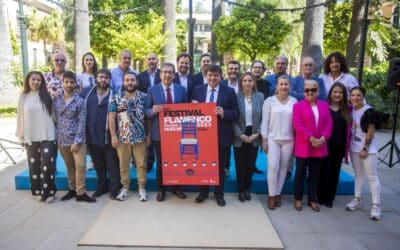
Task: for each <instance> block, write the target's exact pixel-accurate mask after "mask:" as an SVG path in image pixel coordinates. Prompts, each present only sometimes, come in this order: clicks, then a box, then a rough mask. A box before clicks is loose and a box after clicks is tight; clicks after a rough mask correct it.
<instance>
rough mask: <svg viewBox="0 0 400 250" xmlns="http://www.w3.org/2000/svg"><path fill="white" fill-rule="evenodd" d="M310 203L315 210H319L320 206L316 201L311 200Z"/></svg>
mask: <svg viewBox="0 0 400 250" xmlns="http://www.w3.org/2000/svg"><path fill="white" fill-rule="evenodd" d="M308 205H309V206H310V208H311V209H312V210H313V211H314V212H319V211H320V209H319V206H318V204H317V203H316V202H309V203H308Z"/></svg>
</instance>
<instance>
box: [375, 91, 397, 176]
mask: <svg viewBox="0 0 400 250" xmlns="http://www.w3.org/2000/svg"><path fill="white" fill-rule="evenodd" d="M399 99H400V89H399V88H398V89H397V98H396V109H395V111H394V114H393V131H392V139H391V140H390V141H388V142H387V143H386V144H385V145H384V146H383V147H381V148H380V149H379V153H380V152H381V151H383V150H384V149H385V148H387V147H389V146H390V149H389V152H388V153H389V154H390V155H389V162H386V161H385V159H386V158H387V155H388V153H386V154H385V156H384V157H383V158H380V157H378V159H379V160H380V161H381V162H382V163H383V164H385V165H386V166H388V167H389V168H391V167H393V166H395V165H396V164H397V163H400V149H399V146H398V145H397V143H396V140H395V136H396V127H397V115H398V112H399ZM393 153H395V154H396V156H397V161H396V162H394V163H393Z"/></svg>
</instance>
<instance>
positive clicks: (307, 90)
mask: <svg viewBox="0 0 400 250" xmlns="http://www.w3.org/2000/svg"><path fill="white" fill-rule="evenodd" d="M317 91H318V89H317V88H312V89H304V93H308V92H312V93H316V92H317Z"/></svg>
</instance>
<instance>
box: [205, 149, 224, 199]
mask: <svg viewBox="0 0 400 250" xmlns="http://www.w3.org/2000/svg"><path fill="white" fill-rule="evenodd" d="M229 153H230V147H219V148H218V157H219V162H218V172H219V185H218V186H215V188H214V195H215V197H224V181H225V166H226V162H227V161H228V159H229V157H230V155H229ZM209 190H210V186H200V188H199V191H200V193H201V194H203V195H205V196H208V194H209Z"/></svg>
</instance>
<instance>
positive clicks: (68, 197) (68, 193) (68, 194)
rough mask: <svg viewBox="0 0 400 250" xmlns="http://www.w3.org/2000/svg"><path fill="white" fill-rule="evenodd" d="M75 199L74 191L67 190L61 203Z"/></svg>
mask: <svg viewBox="0 0 400 250" xmlns="http://www.w3.org/2000/svg"><path fill="white" fill-rule="evenodd" d="M74 197H76V191H75V190H69V191H68V192H67V193H66V194H65V195H64V196H63V197H61V200H62V201H67V200H70V199H72V198H74Z"/></svg>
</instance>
